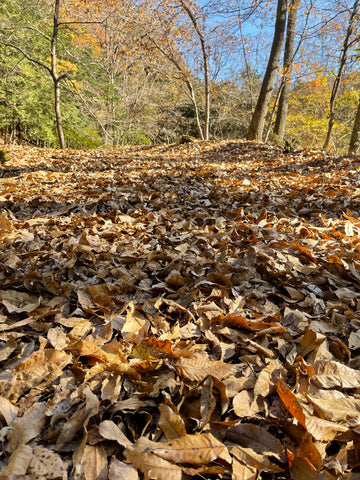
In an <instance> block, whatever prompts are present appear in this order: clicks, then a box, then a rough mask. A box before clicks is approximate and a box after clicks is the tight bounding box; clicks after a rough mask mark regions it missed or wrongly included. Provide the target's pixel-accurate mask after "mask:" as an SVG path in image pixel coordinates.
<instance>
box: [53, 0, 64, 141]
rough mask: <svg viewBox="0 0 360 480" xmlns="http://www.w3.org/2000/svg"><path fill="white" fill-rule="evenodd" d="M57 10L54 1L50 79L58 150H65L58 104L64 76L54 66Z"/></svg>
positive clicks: (57, 26)
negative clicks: (52, 89) (52, 90)
mask: <svg viewBox="0 0 360 480" xmlns="http://www.w3.org/2000/svg"><path fill="white" fill-rule="evenodd" d="M59 8H60V0H55V5H54V27H53V34H52V37H51V77H52V80H53V83H54V103H55V105H54V106H55V121H56V130H57V134H58V139H59V146H60V148H65V146H66V144H65V137H64V130H63V126H62V118H61V103H60V94H61V90H60V81H61V80H62V79H63V78H64V77H65V74H63V75H58V74H57V65H56V47H57V38H58V31H59Z"/></svg>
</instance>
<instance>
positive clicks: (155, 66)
mask: <svg viewBox="0 0 360 480" xmlns="http://www.w3.org/2000/svg"><path fill="white" fill-rule="evenodd" d="M358 3H359V0H356V1H353V0H351V1H348V0H345V1H338V0H331V1H323V0H302V1H299V0H291V1H290V2H286V1H284V0H279V1H278V2H274V1H264V0H260V1H241V0H235V1H229V0H227V1H225V0H217V1H214V0H209V1H204V0H194V1H187V0H186V1H185V0H161V1H153V0H139V1H136V0H127V1H120V0H108V1H106V2H105V1H104V2H102V1H99V0H87V1H86V0H84V1H77V0H71V1H70V0H67V1H63V0H21V1H20V0H3V1H2V2H1V4H0V105H1V108H0V135H1V137H2V138H3V140H4V141H5V143H18V144H19V143H31V144H33V145H36V146H46V147H58V146H62V147H64V146H68V147H71V148H93V147H98V146H104V145H106V146H115V145H125V144H161V143H171V142H174V141H178V140H179V139H180V138H181V136H182V135H191V136H194V137H196V138H200V139H201V138H203V139H207V138H213V139H226V138H244V137H247V138H248V139H257V140H270V141H273V142H275V143H281V142H282V141H283V139H284V138H285V140H286V141H287V142H288V143H290V144H291V146H292V147H294V148H298V147H297V146H299V147H302V148H304V147H306V148H314V147H316V148H318V147H321V148H322V147H325V149H326V150H329V151H330V152H331V153H333V154H343V153H344V152H347V151H348V148H349V142H350V138H351V134H352V132H353V146H352V147H351V148H350V153H355V152H356V148H357V136H356V135H357V133H358V132H354V120H355V117H356V113H357V110H358V104H359V89H360V75H359V61H358V42H359V32H358ZM281 9H282V13H281ZM294 13H295V14H296V15H295V18H294ZM280 15H282V18H280ZM291 16H292V17H293V24H294V25H293V27H291V25H289V24H290V19H291ZM275 22H276V23H275ZM281 22H282V23H281ZM286 22H287V23H286ZM286 24H287V32H286V30H285V27H286ZM274 26H275V28H274ZM279 28H280V30H281V29H282V30H283V31H282V32H280V34H281V35H280V38H278V39H277V40H278V53H279V55H280V53H281V52H282V51H283V48H284V46H285V54H283V53H282V54H281V57H279V59H278V60H277V59H276V58H275V64H274V63H273V65H272V71H271V74H272V75H273V77H274V78H273V83H274V84H273V86H272V85H270V87H269V88H268V91H271V92H272V96H271V98H270V97H269V98H268V99H267V100H266V102H265V103H266V105H265V107H266V108H265V119H264V121H265V124H264V127H263V129H261V130H262V131H261V132H260V133H259V132H258V133H257V134H256V135H251V134H250V129H249V125H250V123H251V120H252V118H253V117H252V116H253V112H254V109H255V107H256V104H257V102H258V99H259V92H260V89H261V85H262V81H263V78H264V74H265V73H266V71H267V68H268V69H269V65H270V62H269V58H270V59H271V56H272V54H273V53H274V52H273V50H274V41H275V37H276V32H277V33H279ZM277 30H278V31H277ZM274 31H275V36H274ZM290 31H292V32H293V39H292V41H293V45H291V38H290ZM273 39H274V41H273ZM279 45H280V49H279ZM272 47H273V48H272ZM286 57H287V58H286ZM265 76H266V75H265ZM285 80H286V81H285ZM285 84H287V89H288V90H289V98H288V100H286V104H288V112H287V124H286V125H287V126H286V133H285V137H284V134H283V133H282V132H281V131H280V132H279V131H278V130H277V128H276V122H277V121H278V120H277V118H276V117H277V115H278V114H277V111H279V108H278V103H279V102H278V100H279V98H280V97H281V96H280V93H281V91H283V90H285V89H284V85H285ZM54 94H55V98H56V102H55V107H54ZM285 116H286V115H285ZM358 116H359V117H360V115H358ZM359 120H360V119H359ZM59 122H60V123H59ZM355 124H356V122H355ZM329 125H330V128H329ZM274 126H275V129H274ZM59 127H60V131H59ZM327 133H328V136H327ZM354 133H355V137H354Z"/></svg>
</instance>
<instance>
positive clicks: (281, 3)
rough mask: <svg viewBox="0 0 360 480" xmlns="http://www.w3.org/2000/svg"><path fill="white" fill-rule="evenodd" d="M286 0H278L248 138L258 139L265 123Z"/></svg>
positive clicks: (280, 45) (278, 51)
mask: <svg viewBox="0 0 360 480" xmlns="http://www.w3.org/2000/svg"><path fill="white" fill-rule="evenodd" d="M286 12H287V2H286V0H278V3H277V13H276V22H275V32H274V39H273V43H272V47H271V52H270V58H269V61H268V65H267V68H266V72H265V75H264V79H263V82H262V85H261V90H260V94H259V98H258V101H257V103H256V106H255V111H254V113H253V116H252V119H251V123H250V127H249V130H248V133H247V139H248V140H260V141H261V139H262V134H263V130H264V125H265V118H266V114H267V112H268V108H269V103H270V98H271V92H272V89H273V87H274V82H275V76H276V72H277V70H278V68H279V60H280V56H281V51H282V47H283V43H284V36H285V27H286Z"/></svg>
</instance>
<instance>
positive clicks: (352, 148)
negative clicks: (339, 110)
mask: <svg viewBox="0 0 360 480" xmlns="http://www.w3.org/2000/svg"><path fill="white" fill-rule="evenodd" d="M359 143H360V100H359V104H358V108H357V111H356V115H355V120H354V125H353V129H352V133H351V138H350V144H349V152H348V153H349V155H356V152H357V149H358V147H359Z"/></svg>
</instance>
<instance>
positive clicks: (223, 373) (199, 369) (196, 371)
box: [175, 356, 236, 382]
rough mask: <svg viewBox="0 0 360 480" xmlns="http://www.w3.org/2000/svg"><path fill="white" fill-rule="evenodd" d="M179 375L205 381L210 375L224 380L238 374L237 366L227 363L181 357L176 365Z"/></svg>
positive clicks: (201, 358) (202, 358)
mask: <svg viewBox="0 0 360 480" xmlns="http://www.w3.org/2000/svg"><path fill="white" fill-rule="evenodd" d="M175 368H176V371H177V373H178V374H179V375H180V376H181V377H185V378H187V379H189V380H194V381H199V382H201V381H203V380H204V379H205V378H206V377H208V376H209V375H211V376H213V377H215V378H217V379H218V380H222V379H224V378H227V377H230V376H231V375H233V374H234V373H235V372H236V366H235V365H230V364H228V363H225V362H220V361H211V360H207V359H206V358H204V357H200V356H199V357H193V358H186V357H181V358H179V359H178V360H177V362H176V364H175Z"/></svg>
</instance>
